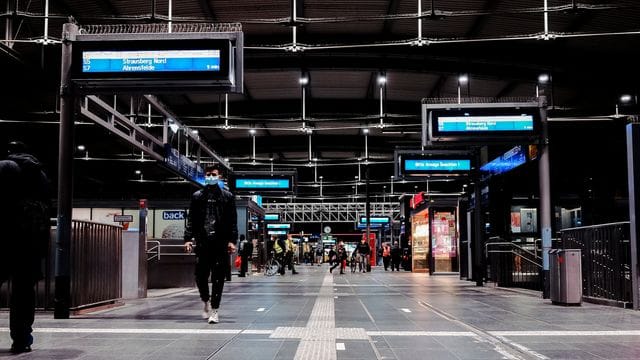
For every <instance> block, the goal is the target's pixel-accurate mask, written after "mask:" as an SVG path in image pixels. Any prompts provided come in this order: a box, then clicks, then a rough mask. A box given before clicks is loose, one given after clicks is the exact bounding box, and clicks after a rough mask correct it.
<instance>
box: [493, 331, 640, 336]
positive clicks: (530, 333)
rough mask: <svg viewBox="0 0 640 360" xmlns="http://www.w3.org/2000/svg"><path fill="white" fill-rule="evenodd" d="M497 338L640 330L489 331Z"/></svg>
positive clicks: (635, 333)
mask: <svg viewBox="0 0 640 360" xmlns="http://www.w3.org/2000/svg"><path fill="white" fill-rule="evenodd" d="M489 334H491V335H495V336H640V330H543V331H489Z"/></svg>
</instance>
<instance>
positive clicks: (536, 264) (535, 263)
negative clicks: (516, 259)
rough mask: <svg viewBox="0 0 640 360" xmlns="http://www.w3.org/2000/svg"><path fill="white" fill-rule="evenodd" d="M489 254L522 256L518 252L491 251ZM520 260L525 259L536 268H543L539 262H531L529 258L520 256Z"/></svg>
mask: <svg viewBox="0 0 640 360" xmlns="http://www.w3.org/2000/svg"><path fill="white" fill-rule="evenodd" d="M489 252H490V253H491V254H498V253H502V254H514V255H520V254H518V253H517V252H515V251H513V250H490V251H489ZM520 258H521V259H524V260H525V261H527V262H530V263H531V264H534V265H535V266H537V267H539V268H541V269H542V265H541V264H538V263H537V262H535V261H533V260H531V259H529V258H527V257H524V256H520Z"/></svg>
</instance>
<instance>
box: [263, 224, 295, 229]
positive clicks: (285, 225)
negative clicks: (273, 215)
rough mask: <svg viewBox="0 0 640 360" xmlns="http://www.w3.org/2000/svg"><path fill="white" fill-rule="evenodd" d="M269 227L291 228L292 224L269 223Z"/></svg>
mask: <svg viewBox="0 0 640 360" xmlns="http://www.w3.org/2000/svg"><path fill="white" fill-rule="evenodd" d="M267 229H291V224H267Z"/></svg>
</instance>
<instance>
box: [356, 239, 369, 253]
mask: <svg viewBox="0 0 640 360" xmlns="http://www.w3.org/2000/svg"><path fill="white" fill-rule="evenodd" d="M356 251H357V252H358V254H362V255H369V254H370V253H371V248H370V247H369V244H367V243H366V242H365V243H362V242H360V243H358V246H356Z"/></svg>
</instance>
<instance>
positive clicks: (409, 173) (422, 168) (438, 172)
mask: <svg viewBox="0 0 640 360" xmlns="http://www.w3.org/2000/svg"><path fill="white" fill-rule="evenodd" d="M395 159H396V175H397V176H398V177H400V178H406V177H420V176H435V177H438V176H445V177H448V176H463V175H468V174H469V172H470V171H471V170H472V169H473V165H472V162H471V155H470V154H469V153H468V152H467V151H445V150H424V151H420V150H415V151H411V150H406V151H404V150H403V151H397V152H396V155H395Z"/></svg>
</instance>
